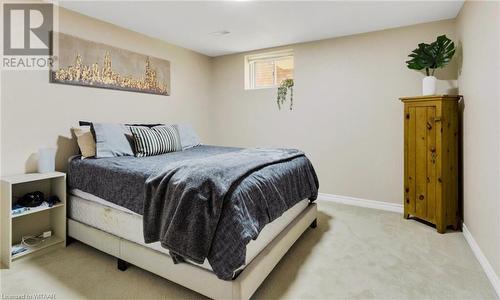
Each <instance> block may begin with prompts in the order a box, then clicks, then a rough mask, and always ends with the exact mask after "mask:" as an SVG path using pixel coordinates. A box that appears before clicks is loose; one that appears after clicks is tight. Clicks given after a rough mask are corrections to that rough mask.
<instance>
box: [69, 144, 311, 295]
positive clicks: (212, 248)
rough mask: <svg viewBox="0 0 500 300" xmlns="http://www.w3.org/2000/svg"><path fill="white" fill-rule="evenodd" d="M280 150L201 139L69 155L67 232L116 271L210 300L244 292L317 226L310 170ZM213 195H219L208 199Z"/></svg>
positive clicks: (251, 289)
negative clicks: (133, 153)
mask: <svg viewBox="0 0 500 300" xmlns="http://www.w3.org/2000/svg"><path fill="white" fill-rule="evenodd" d="M278 153H279V154H278ZM283 153H285V152H284V151H281V150H280V151H279V152H274V153H271V152H269V151H268V150H261V151H260V152H259V151H256V150H251V151H247V150H244V149H240V148H231V147H216V146H198V147H194V148H192V149H188V150H185V151H179V152H174V153H169V154H166V155H158V156H154V157H145V158H136V157H116V158H109V159H108V158H107V159H95V160H92V159H90V160H89V159H84V160H82V159H79V158H78V157H74V158H73V159H71V160H70V163H69V168H68V179H69V191H70V195H69V197H68V203H69V209H68V216H69V218H68V235H69V237H70V238H74V239H76V240H79V241H81V242H83V243H85V244H88V245H90V246H92V247H94V248H97V249H99V250H101V251H103V252H106V253H108V254H110V255H113V256H115V257H116V258H117V259H118V268H119V269H120V270H126V268H127V266H128V264H133V265H136V266H138V267H140V268H143V269H145V270H148V271H150V272H152V273H155V274H157V275H160V276H162V277H164V278H166V279H168V280H171V281H173V282H176V283H178V284H180V285H183V286H185V287H187V288H190V289H191V290H194V291H196V292H198V293H200V294H203V295H205V296H208V297H211V298H214V299H227V298H231V299H248V298H250V297H251V295H252V294H253V293H254V292H255V290H256V289H257V288H258V287H259V285H260V284H261V283H262V282H263V280H264V279H265V278H266V276H267V275H268V274H269V273H270V272H271V271H272V269H273V268H274V266H275V265H276V264H277V263H278V262H279V260H280V259H281V258H282V257H283V255H284V254H285V253H286V252H287V251H288V249H289V248H290V247H291V246H292V245H293V243H294V242H295V241H296V240H297V239H298V238H299V237H300V235H302V233H303V232H304V231H305V230H306V229H307V228H308V227H310V226H311V227H315V226H316V217H317V207H316V204H315V203H314V202H313V201H314V199H315V198H316V197H317V188H318V181H317V178H316V174H315V172H314V169H313V168H312V165H311V163H310V162H309V160H308V159H307V158H306V157H305V156H304V155H303V154H301V153H300V152H293V153H292V152H290V153H288V154H286V155H283ZM297 153H298V154H297ZM266 155H268V157H269V158H271V157H272V159H267V158H266ZM276 158H279V159H276ZM245 159H246V160H247V161H245ZM259 160H261V161H260V162H259ZM231 161H233V163H232V164H231ZM221 165H227V166H225V167H220V166H221ZM238 169H241V170H240V171H237V170H238ZM208 173H210V174H208ZM231 176H233V177H234V178H233V179H232V180H229V179H228V178H231ZM214 178H216V179H214ZM217 178H218V179H217ZM197 181H199V182H200V183H199V184H200V185H199V186H197V185H194V186H193V182H197ZM207 182H209V183H207ZM224 185H227V187H226V188H225V189H223V188H221V187H220V186H224ZM205 190H207V191H206V192H205ZM219 190H224V193H222V192H220V191H219ZM226 190H227V191H226ZM193 191H194V192H193ZM162 192H163V193H162ZM218 192H220V197H218V198H220V201H219V202H213V203H210V205H208V204H207V203H205V202H206V201H204V200H206V199H205V198H208V196H213V195H215V196H217V193H218ZM193 193H194V194H193ZM215 196H214V198H217V197H215ZM196 197H198V198H196ZM177 199H184V200H179V201H177ZM193 199H197V201H194V200H193ZM200 200H203V201H200ZM193 202H194V203H200V202H202V203H204V204H203V207H202V206H199V205H198V204H193ZM171 203H175V209H173V208H172V207H169V206H171V205H173V204H171ZM214 203H220V208H214V207H218V206H217V205H214ZM206 207H208V208H209V209H207V208H206ZM203 209H205V210H206V211H205V212H204V213H197V212H198V211H203ZM172 211H175V214H173V213H172ZM216 211H217V212H216ZM207 214H208V216H207ZM215 216H217V220H216V221H215V222H213V219H214V218H215ZM167 219H168V220H169V221H168V223H165V220H167ZM211 224H214V225H211ZM176 226H177V227H176ZM159 228H161V229H159ZM172 228H173V229H172ZM200 228H202V229H203V230H200ZM207 228H208V229H210V228H213V229H210V230H208V229H207ZM172 231H173V232H172ZM169 234H170V236H172V237H171V238H170V236H169ZM191 236H192V237H191ZM205 253H206V254H205ZM201 254H203V255H201Z"/></svg>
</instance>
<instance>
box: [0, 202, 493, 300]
mask: <svg viewBox="0 0 500 300" xmlns="http://www.w3.org/2000/svg"><path fill="white" fill-rule="evenodd" d="M319 209H320V216H319V226H318V228H316V229H308V230H307V231H306V232H305V233H304V235H303V236H302V237H301V239H300V240H299V241H298V242H297V243H296V244H295V245H294V246H293V247H292V249H291V250H290V251H289V252H288V254H287V255H286V256H285V257H284V258H283V260H282V261H281V262H280V264H279V265H278V266H277V267H276V268H275V269H274V271H273V272H272V273H271V274H270V275H269V277H268V278H267V279H266V281H265V282H264V283H263V285H262V286H261V287H260V289H259V290H258V291H257V292H256V294H255V295H254V297H253V298H254V299H278V298H280V299H282V298H287V299H299V298H300V299H346V298H349V299H445V298H447V299H496V295H495V292H494V291H493V288H492V287H491V285H490V283H489V281H488V279H487V278H486V275H485V274H484V273H483V271H482V269H481V267H480V266H479V263H478V262H477V261H476V259H475V258H474V256H473V254H472V252H471V250H470V249H469V247H468V245H467V244H466V242H465V239H464V237H463V235H462V233H461V232H449V233H447V234H444V235H440V234H438V233H436V231H435V230H434V229H433V228H430V227H428V226H426V225H424V224H421V223H418V222H416V221H412V220H403V219H402V217H401V215H399V214H395V213H390V212H383V211H377V210H371V209H364V208H358V207H351V206H346V205H340V204H333V203H328V202H323V201H320V202H319ZM0 274H1V293H2V294H3V296H4V297H7V296H12V295H25V294H28V295H30V294H31V295H33V294H39V293H42V294H48V295H51V294H55V297H56V299H68V298H91V299H111V298H141V299H179V298H183V299H187V298H189V299H193V298H203V296H201V295H199V294H196V293H194V292H191V291H189V290H188V289H185V288H183V287H181V286H179V285H176V284H174V283H171V282H169V281H167V280H165V279H163V278H161V277H158V276H156V275H153V274H151V273H148V272H146V271H143V270H141V269H138V268H136V267H130V268H129V269H128V270H127V271H126V272H120V271H118V270H117V269H116V261H115V259H113V258H112V257H111V256H108V255H106V254H104V253H101V252H99V251H97V250H94V249H93V248H90V247H88V246H85V245H83V244H81V243H73V244H71V245H70V246H69V247H68V248H65V249H60V250H56V251H53V252H51V253H48V254H45V255H43V256H40V257H37V258H33V259H29V260H25V261H20V262H17V263H15V264H14V266H13V268H11V269H10V270H2V271H1V273H0Z"/></svg>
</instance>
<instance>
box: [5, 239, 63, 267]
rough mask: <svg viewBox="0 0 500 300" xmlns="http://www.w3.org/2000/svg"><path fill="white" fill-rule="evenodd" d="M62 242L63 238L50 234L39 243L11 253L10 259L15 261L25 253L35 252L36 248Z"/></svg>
mask: <svg viewBox="0 0 500 300" xmlns="http://www.w3.org/2000/svg"><path fill="white" fill-rule="evenodd" d="M63 242H64V238H62V237H58V236H51V237H49V238H47V239H45V240H44V241H43V242H42V243H41V244H40V245H36V246H32V247H26V248H28V250H26V251H24V252H20V253H17V254H14V255H12V256H11V259H12V261H15V260H16V259H19V258H21V257H23V256H26V255H28V254H31V253H33V252H36V251H38V250H42V249H45V248H48V247H50V246H54V245H57V244H59V243H61V244H62V243H63Z"/></svg>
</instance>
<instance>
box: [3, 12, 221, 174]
mask: <svg viewBox="0 0 500 300" xmlns="http://www.w3.org/2000/svg"><path fill="white" fill-rule="evenodd" d="M59 17H60V19H59V20H60V21H59V22H60V23H59V31H60V32H64V33H68V34H72V35H75V36H78V37H81V38H84V39H88V40H92V41H96V42H102V43H106V44H109V45H113V46H116V47H120V48H124V49H128V50H132V51H135V52H139V53H143V54H149V55H152V56H155V57H159V58H165V59H168V60H170V63H171V85H172V95H171V96H169V97H165V96H157V95H149V94H142V93H133V92H124V91H116V90H106V89H96V88H89V87H77V86H70V85H62V84H51V83H49V82H48V78H49V76H48V72H46V71H2V81H1V86H2V91H1V137H2V139H1V160H2V166H1V172H2V175H6V174H12V173H22V172H25V171H35V170H36V157H35V156H33V155H32V154H33V153H35V152H37V149H38V147H40V146H57V147H58V153H57V168H58V169H64V168H65V165H66V158H67V157H68V156H69V155H70V154H71V153H74V152H75V151H77V149H76V147H75V146H76V144H75V143H74V142H72V141H70V140H69V138H70V137H71V133H70V128H71V126H75V125H78V121H79V120H94V121H109V122H113V121H117V122H187V123H190V124H192V125H193V126H194V127H195V128H196V130H197V131H198V132H199V133H200V135H201V137H202V139H203V140H205V141H208V140H209V139H210V132H209V127H208V118H209V117H210V116H209V114H208V113H207V109H208V107H209V98H210V78H211V76H210V74H211V59H210V58H209V57H207V56H204V55H201V54H198V53H195V52H193V51H190V50H186V49H183V48H180V47H176V46H173V45H171V44H168V43H165V42H162V41H159V40H157V39H153V38H149V37H146V36H144V35H141V34H138V33H134V32H132V31H129V30H126V29H123V28H120V27H117V26H114V25H111V24H109V23H105V22H101V21H98V20H95V19H92V18H89V17H86V16H83V15H80V14H77V13H74V12H71V11H68V10H65V9H60V12H59Z"/></svg>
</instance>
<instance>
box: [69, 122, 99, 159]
mask: <svg viewBox="0 0 500 300" xmlns="http://www.w3.org/2000/svg"><path fill="white" fill-rule="evenodd" d="M72 130H73V132H74V133H75V136H76V142H77V143H78V147H80V152H81V153H82V158H87V157H93V156H95V151H96V146H95V140H94V136H93V135H92V132H90V127H73V128H72Z"/></svg>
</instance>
